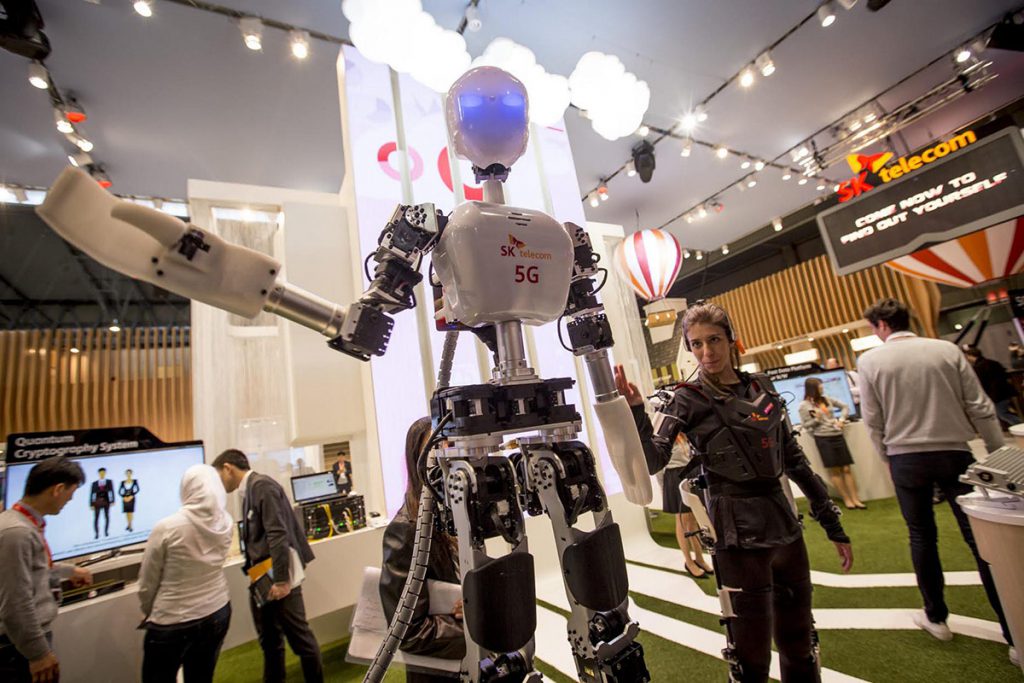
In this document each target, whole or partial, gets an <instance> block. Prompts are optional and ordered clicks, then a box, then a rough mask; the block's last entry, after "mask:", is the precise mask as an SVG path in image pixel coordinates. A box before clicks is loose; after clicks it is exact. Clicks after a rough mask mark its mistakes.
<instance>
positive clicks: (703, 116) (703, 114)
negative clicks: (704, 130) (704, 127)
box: [693, 104, 708, 123]
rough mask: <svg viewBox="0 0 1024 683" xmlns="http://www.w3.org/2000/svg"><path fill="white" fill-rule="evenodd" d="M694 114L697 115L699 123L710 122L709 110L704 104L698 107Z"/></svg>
mask: <svg viewBox="0 0 1024 683" xmlns="http://www.w3.org/2000/svg"><path fill="white" fill-rule="evenodd" d="M693 113H694V114H696V115H697V123H704V122H705V121H707V120H708V110H707V109H706V108H705V107H704V105H703V104H699V105H697V106H696V107H695V108H694V110H693Z"/></svg>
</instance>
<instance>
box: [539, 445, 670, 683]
mask: <svg viewBox="0 0 1024 683" xmlns="http://www.w3.org/2000/svg"><path fill="white" fill-rule="evenodd" d="M521 445H522V449H523V456H524V458H523V459H524V462H525V464H526V471H527V473H528V476H527V482H526V488H527V490H528V497H530V498H533V499H534V502H533V504H532V505H531V507H534V506H536V505H537V504H538V503H539V507H541V508H543V510H544V512H546V513H547V515H548V517H550V519H551V525H552V527H553V529H554V533H555V545H556V547H557V549H558V557H559V562H560V564H561V567H562V577H563V579H564V582H565V592H566V595H567V596H568V598H569V604H570V606H571V610H572V613H571V614H570V616H569V625H568V626H569V643H570V644H571V646H572V650H573V656H574V657H575V659H576V670H577V673H578V675H579V680H580V681H582V682H584V683H641V682H643V681H649V680H650V679H651V678H650V674H649V673H648V671H647V665H646V663H645V662H644V650H643V647H642V646H641V645H640V643H638V642H636V636H637V634H638V633H639V631H640V626H639V624H637V622H635V621H633V620H631V619H630V618H629V614H628V612H627V603H628V591H629V582H628V579H627V577H626V559H625V556H624V554H623V550H622V537H621V535H620V533H619V526H618V525H617V524H615V523H614V522H613V521H612V515H611V512H610V511H609V510H608V506H607V502H606V498H605V493H604V489H603V488H602V487H601V483H600V481H599V480H598V478H597V470H596V468H595V466H594V456H593V454H592V453H591V452H590V449H589V448H587V447H586V446H585V445H584V444H582V443H580V442H578V441H568V442H563V443H556V444H550V445H549V444H540V445H536V446H534V445H529V444H523V443H522V442H521ZM587 512H590V513H592V514H593V518H594V527H595V528H594V530H593V531H584V530H582V529H577V528H575V524H576V522H577V520H578V519H579V517H580V515H582V514H585V513H587Z"/></svg>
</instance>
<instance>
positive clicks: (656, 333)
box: [615, 230, 686, 343]
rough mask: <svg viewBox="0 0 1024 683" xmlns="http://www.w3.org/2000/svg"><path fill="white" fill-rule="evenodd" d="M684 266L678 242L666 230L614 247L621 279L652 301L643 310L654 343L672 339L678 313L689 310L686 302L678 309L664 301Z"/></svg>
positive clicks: (628, 239) (636, 236) (643, 232)
mask: <svg viewBox="0 0 1024 683" xmlns="http://www.w3.org/2000/svg"><path fill="white" fill-rule="evenodd" d="M682 263H683V253H682V249H681V248H680V247H679V242H677V241H676V238H675V237H673V236H672V235H671V234H669V233H667V232H665V231H664V230H641V231H639V232H635V233H633V234H632V235H628V236H627V237H626V238H625V239H624V240H622V242H620V243H619V245H618V246H617V247H615V268H616V270H617V271H618V273H619V275H620V277H622V279H623V280H625V281H626V282H627V283H628V284H629V286H630V287H632V288H633V291H634V292H636V293H637V295H638V296H640V298H642V299H646V300H647V301H648V302H649V303H648V304H647V305H646V306H644V310H645V311H646V312H647V328H648V330H649V332H650V334H651V341H653V342H655V343H657V342H660V341H667V340H669V339H671V338H672V332H673V329H674V327H675V321H676V314H677V312H678V311H680V310H685V309H686V302H685V301H682V302H681V304H682V305H681V307H677V306H676V305H674V302H673V303H670V302H669V301H667V300H666V299H665V296H666V295H667V294H668V291H669V289H671V287H672V284H673V283H674V282H675V281H676V275H678V274H679V267H680V266H681V265H682Z"/></svg>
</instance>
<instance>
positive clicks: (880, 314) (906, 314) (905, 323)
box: [864, 298, 910, 332]
mask: <svg viewBox="0 0 1024 683" xmlns="http://www.w3.org/2000/svg"><path fill="white" fill-rule="evenodd" d="M864 317H865V318H866V319H867V321H868V322H869V323H871V324H872V325H877V324H878V323H879V321H883V322H885V324H886V325H888V326H889V329H891V330H892V331H893V332H903V331H905V330H909V329H910V309H908V308H907V305H906V304H905V303H903V302H902V301H900V300H899V299H891V298H890V299H879V300H878V301H876V302H875V303H873V304H871V305H870V306H868V308H867V310H865V311H864Z"/></svg>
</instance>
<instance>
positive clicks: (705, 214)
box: [697, 204, 708, 218]
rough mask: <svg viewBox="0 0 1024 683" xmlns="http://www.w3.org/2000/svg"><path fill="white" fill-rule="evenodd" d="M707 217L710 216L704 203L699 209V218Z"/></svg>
mask: <svg viewBox="0 0 1024 683" xmlns="http://www.w3.org/2000/svg"><path fill="white" fill-rule="evenodd" d="M707 217H708V210H707V209H705V208H704V205H703V204H701V205H700V207H699V208H698V209H697V218H707Z"/></svg>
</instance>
